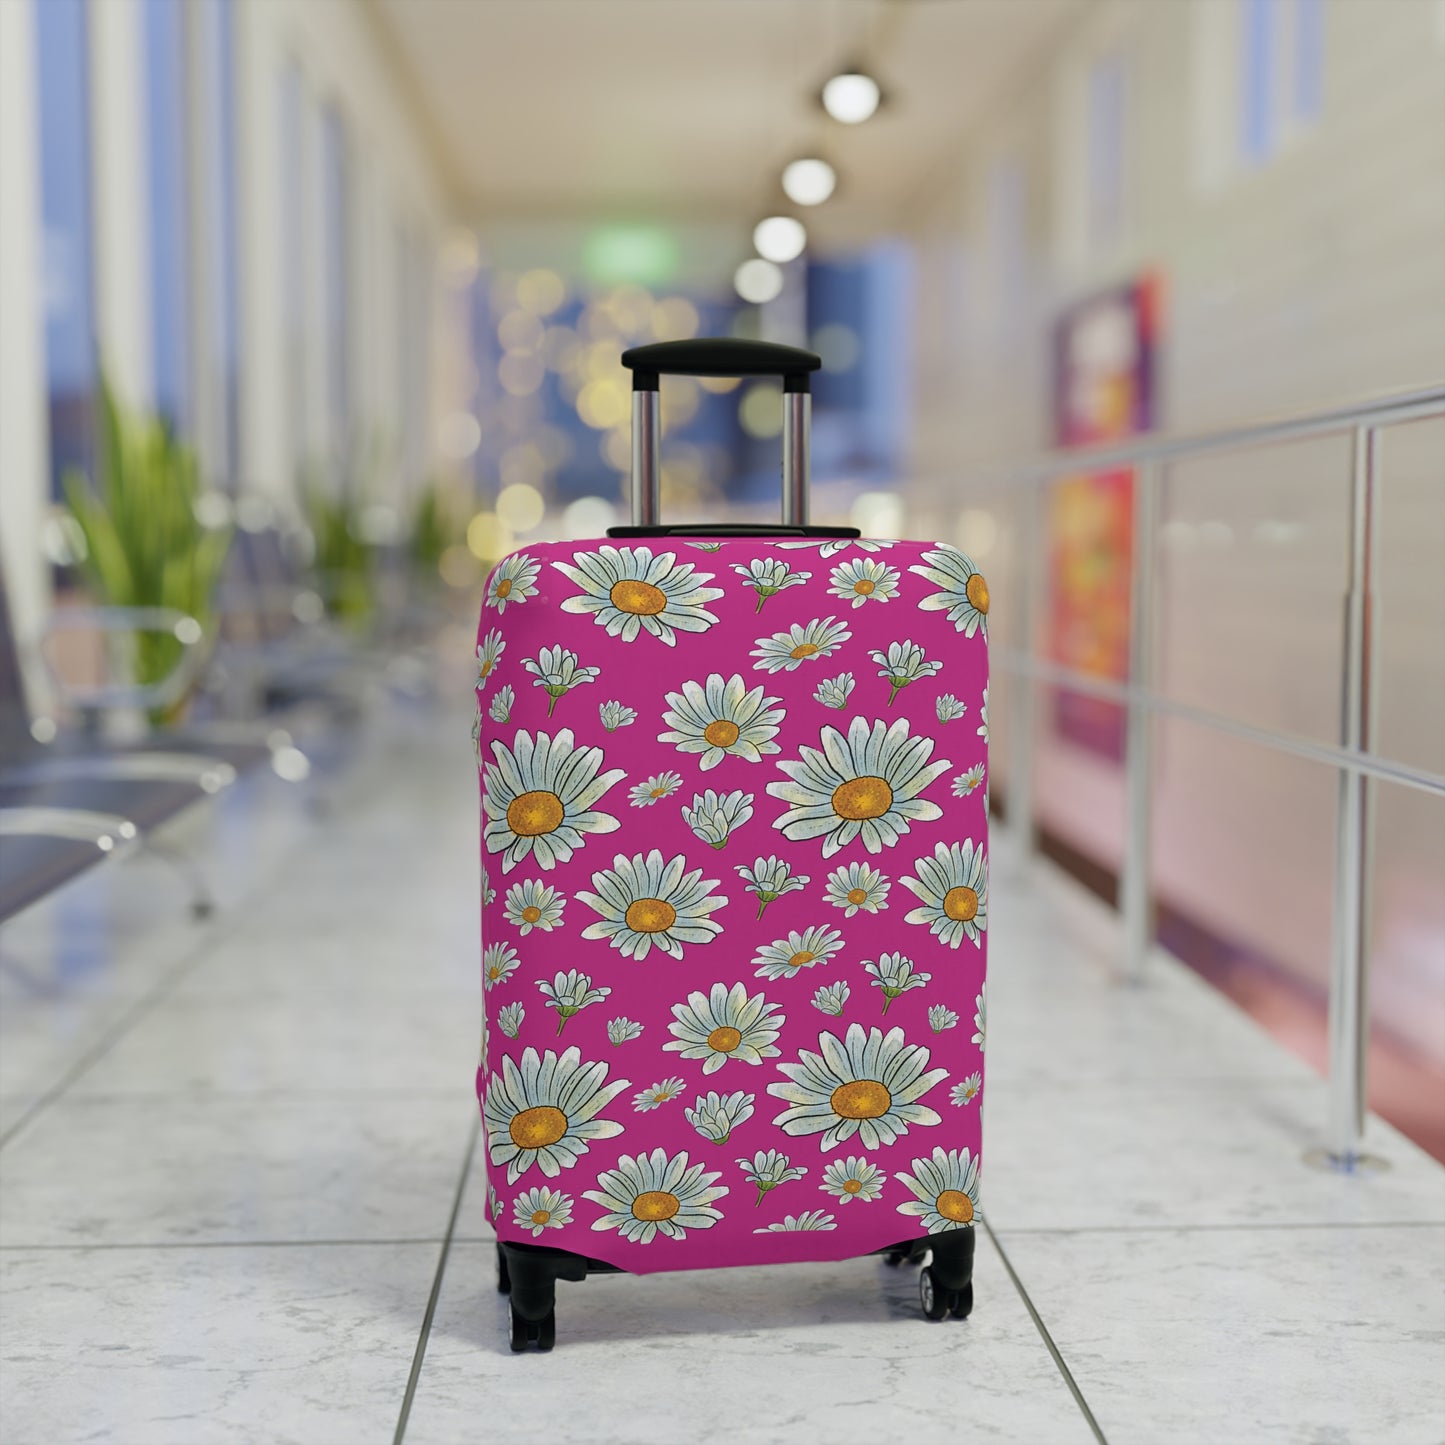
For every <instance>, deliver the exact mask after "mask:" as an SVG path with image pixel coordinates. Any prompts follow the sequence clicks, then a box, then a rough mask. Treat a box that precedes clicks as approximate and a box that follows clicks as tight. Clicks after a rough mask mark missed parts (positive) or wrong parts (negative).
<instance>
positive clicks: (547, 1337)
mask: <svg viewBox="0 0 1445 1445" xmlns="http://www.w3.org/2000/svg"><path fill="white" fill-rule="evenodd" d="M556 1343H557V1312H556V1310H549V1311H548V1312H547V1314H546V1315H545V1316H544V1317H543V1318H542V1319H540V1320H527V1319H523V1318H522V1316H521V1315H519V1314H518V1313H517V1311H516V1309H515V1308H514V1309H513V1310H512V1353H513V1354H514V1355H520V1354H521V1353H522V1352H523V1351H524V1350H525V1349H526V1348H527V1346H528V1345H536V1347H537V1348H538V1349H539V1350H550V1349H551V1348H552V1346H553V1345H555V1344H556Z"/></svg>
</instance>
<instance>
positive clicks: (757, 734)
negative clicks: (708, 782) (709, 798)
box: [657, 672, 784, 772]
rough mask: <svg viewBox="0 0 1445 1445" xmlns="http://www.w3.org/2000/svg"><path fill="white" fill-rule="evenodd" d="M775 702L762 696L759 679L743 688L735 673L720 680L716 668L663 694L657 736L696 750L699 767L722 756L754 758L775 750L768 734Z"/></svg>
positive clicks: (773, 727)
mask: <svg viewBox="0 0 1445 1445" xmlns="http://www.w3.org/2000/svg"><path fill="white" fill-rule="evenodd" d="M777 702H778V699H777V698H775V697H764V696H763V686H762V684H761V683H759V684H758V686H757V687H755V688H753V689H752V690H751V691H749V690H748V686H747V684H746V683H745V682H744V681H743V678H742V674H741V673H736V672H735V673H733V675H732V676H731V677H730V678H728V679H727V681H726V682H724V681H723V676H722V674H721V673H720V672H714V673H710V674H709V675H708V679H707V682H706V683H699V682H691V681H689V682H685V683H683V685H682V691H681V692H670V693H668V694H667V711H666V712H664V713H663V715H662V720H663V722H665V723H666V724H667V726H668V729H669V731H667V732H662V733H658V735H657V740H658V742H660V743H671V744H672V745H673V746H674V747H675V748H676V749H677V750H678V752H680V753H701V754H702V763H701V765H700V766H701V767H702V770H703V772H707V771H708V769H710V768H715V767H717V765H718V764H719V763H720V762H722V760H723V759H724V758H725V757H728V756H732V757H735V758H742V759H743V760H744V761H745V762H749V763H760V762H762V760H763V754H764V753H775V752H777V751H779V749H778V745H777V743H775V742H774V741H773V739H774V738H775V737H776V736H777V735H778V725H779V724H780V723H781V722H782V720H783V716H784V714H783V709H782V708H780V707H778V706H777Z"/></svg>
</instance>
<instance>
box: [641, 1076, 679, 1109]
mask: <svg viewBox="0 0 1445 1445" xmlns="http://www.w3.org/2000/svg"><path fill="white" fill-rule="evenodd" d="M683 1087H684V1085H683V1082H682V1080H681V1079H664V1080H663V1081H662V1082H661V1083H660V1084H654V1085H653V1086H652V1087H651V1088H650V1089H644V1090H643V1091H642V1092H641V1093H640V1094H638V1095H637V1097H636V1098H634V1099H633V1101H632V1107H633V1108H634V1109H635V1110H636V1111H637V1112H638V1113H639V1114H649V1113H651V1112H652V1110H654V1109H658V1108H661V1107H662V1105H663V1104H668V1103H671V1102H672V1100H674V1099H675V1098H677V1096H678V1095H679V1094H680V1093H682V1091H683Z"/></svg>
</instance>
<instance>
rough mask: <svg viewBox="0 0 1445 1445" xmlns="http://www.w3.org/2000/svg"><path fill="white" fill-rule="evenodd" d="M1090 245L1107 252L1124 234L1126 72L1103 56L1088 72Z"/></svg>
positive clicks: (1113, 57) (1114, 57)
mask: <svg viewBox="0 0 1445 1445" xmlns="http://www.w3.org/2000/svg"><path fill="white" fill-rule="evenodd" d="M1088 95H1089V98H1088V147H1089V150H1088V159H1087V167H1088V188H1089V189H1088V227H1087V234H1088V245H1089V249H1090V250H1091V251H1092V252H1095V253H1098V252H1100V251H1107V250H1108V249H1109V248H1110V247H1111V246H1113V245H1115V244H1116V243H1117V242H1118V241H1119V239H1120V237H1121V236H1122V234H1123V230H1124V144H1125V141H1124V135H1125V102H1126V96H1125V72H1124V59H1123V56H1121V55H1119V54H1117V53H1114V54H1109V55H1104V56H1101V57H1100V58H1099V59H1098V60H1096V61H1095V62H1094V64H1093V65H1092V66H1091V67H1090V69H1089V92H1088Z"/></svg>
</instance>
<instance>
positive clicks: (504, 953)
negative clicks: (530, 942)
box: [482, 943, 522, 990]
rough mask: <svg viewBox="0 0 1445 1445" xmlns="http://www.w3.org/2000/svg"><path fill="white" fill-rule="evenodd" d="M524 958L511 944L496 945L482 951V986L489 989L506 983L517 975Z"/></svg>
mask: <svg viewBox="0 0 1445 1445" xmlns="http://www.w3.org/2000/svg"><path fill="white" fill-rule="evenodd" d="M521 961H522V956H521V954H519V953H518V952H517V950H516V949H515V948H513V947H512V945H511V944H510V943H494V944H492V945H491V946H490V947H488V948H485V949H483V950H482V984H483V986H484V987H485V988H487V989H489V990H490V989H493V988H495V987H496V986H497V985H498V984H499V983H506V981H507V980H508V979H509V978H511V976H512V975H513V974H514V973H516V971H517V965H518V964H519V963H521Z"/></svg>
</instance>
